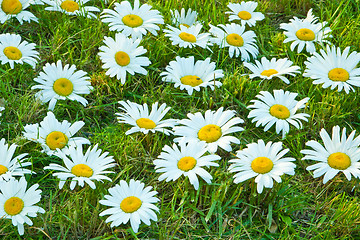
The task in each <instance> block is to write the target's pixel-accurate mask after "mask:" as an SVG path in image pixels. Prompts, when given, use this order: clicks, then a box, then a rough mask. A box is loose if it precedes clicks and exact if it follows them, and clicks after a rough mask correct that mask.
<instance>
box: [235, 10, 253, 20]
mask: <svg viewBox="0 0 360 240" xmlns="http://www.w3.org/2000/svg"><path fill="white" fill-rule="evenodd" d="M238 17H239V18H241V19H242V20H249V19H250V18H251V13H249V12H248V11H240V12H239V13H238Z"/></svg>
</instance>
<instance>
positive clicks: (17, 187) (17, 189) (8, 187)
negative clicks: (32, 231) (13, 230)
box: [0, 177, 45, 235]
mask: <svg viewBox="0 0 360 240" xmlns="http://www.w3.org/2000/svg"><path fill="white" fill-rule="evenodd" d="M26 187H27V182H26V180H25V178H24V177H21V178H20V180H19V181H18V180H16V179H14V178H13V179H10V180H9V181H2V182H0V216H1V219H2V221H3V219H11V221H12V224H13V225H14V226H17V228H18V232H19V234H20V235H23V234H24V224H25V223H27V224H28V225H30V226H31V225H32V224H33V222H32V221H31V220H30V218H29V217H36V216H37V214H38V213H45V210H44V209H43V208H41V207H38V206H34V204H36V203H38V202H39V201H40V199H41V195H40V194H41V190H40V189H37V188H38V187H39V184H34V185H32V186H31V187H30V188H29V189H27V190H26Z"/></svg>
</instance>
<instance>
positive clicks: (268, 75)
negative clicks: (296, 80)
mask: <svg viewBox="0 0 360 240" xmlns="http://www.w3.org/2000/svg"><path fill="white" fill-rule="evenodd" d="M292 64H293V62H292V61H290V60H289V59H287V58H282V59H278V60H276V58H272V59H271V60H270V61H269V60H267V58H266V57H262V58H261V62H259V61H258V60H255V64H253V63H247V62H244V66H245V67H247V68H248V69H249V70H250V71H252V72H253V73H252V74H250V78H256V77H259V78H262V79H265V80H269V79H272V78H275V77H278V78H280V79H281V80H282V81H283V82H285V83H286V84H289V83H290V81H289V79H287V78H286V77H285V76H284V75H291V76H295V74H296V73H300V71H299V70H300V67H299V66H291V65H292Z"/></svg>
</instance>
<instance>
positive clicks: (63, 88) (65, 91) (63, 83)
mask: <svg viewBox="0 0 360 240" xmlns="http://www.w3.org/2000/svg"><path fill="white" fill-rule="evenodd" d="M53 89H54V92H56V93H57V94H59V95H60V96H64V97H66V96H69V95H70V94H71V93H72V92H73V90H74V85H73V83H72V82H71V81H70V80H69V79H67V78H59V79H57V80H56V81H55V82H54V85H53Z"/></svg>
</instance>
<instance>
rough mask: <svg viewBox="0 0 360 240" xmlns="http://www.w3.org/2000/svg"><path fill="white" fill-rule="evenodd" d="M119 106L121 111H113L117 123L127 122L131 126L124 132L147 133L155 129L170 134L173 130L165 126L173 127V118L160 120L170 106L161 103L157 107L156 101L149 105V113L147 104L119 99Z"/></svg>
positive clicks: (174, 122)
mask: <svg viewBox="0 0 360 240" xmlns="http://www.w3.org/2000/svg"><path fill="white" fill-rule="evenodd" d="M119 104H121V105H122V106H121V107H119V109H121V110H122V111H124V112H123V113H115V114H116V115H117V116H118V117H117V119H118V121H119V123H127V124H130V125H132V126H133V127H132V128H131V129H130V130H128V131H127V132H126V133H125V134H127V135H128V134H132V133H134V132H142V133H144V134H148V133H149V131H150V132H152V133H155V131H158V132H162V133H165V134H166V135H169V134H172V133H173V132H172V131H171V130H169V129H167V128H173V127H174V126H175V124H176V120H175V119H166V120H162V119H163V118H164V116H165V114H166V113H167V112H168V111H169V110H170V107H166V104H165V103H163V104H161V106H160V107H159V108H158V102H156V103H153V104H152V106H151V112H150V113H149V109H148V105H147V104H146V103H144V104H143V105H140V104H137V103H133V102H130V101H129V100H127V101H126V102H124V101H120V102H119Z"/></svg>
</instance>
